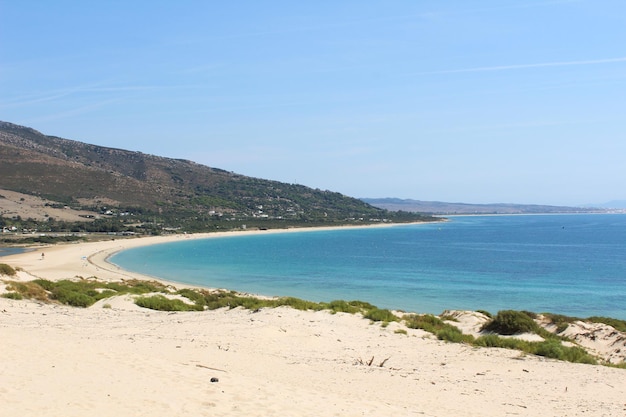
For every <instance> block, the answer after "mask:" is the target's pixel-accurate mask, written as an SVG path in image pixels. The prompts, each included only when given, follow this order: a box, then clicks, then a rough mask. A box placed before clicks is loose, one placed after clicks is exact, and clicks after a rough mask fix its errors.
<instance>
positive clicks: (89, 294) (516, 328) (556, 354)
mask: <svg viewBox="0 0 626 417" xmlns="http://www.w3.org/2000/svg"><path fill="white" fill-rule="evenodd" d="M0 265H2V264H0ZM3 270H4V269H3ZM4 274H5V275H9V274H7V273H4ZM5 284H6V287H7V291H8V292H7V293H5V294H3V297H5V298H11V299H15V300H20V299H23V298H27V299H34V300H38V301H41V302H51V303H59V304H66V305H70V306H74V307H89V306H91V305H93V304H94V303H96V302H97V301H99V300H102V299H106V298H110V297H113V296H116V295H124V294H131V295H135V296H136V298H135V303H136V304H137V305H139V306H141V307H144V308H149V309H152V310H160V311H204V310H216V309H220V308H228V309H233V308H237V307H241V308H245V309H248V310H252V311H258V310H260V309H262V308H276V307H290V308H295V309H298V310H312V311H321V310H325V311H329V312H330V313H332V314H335V313H348V314H361V315H362V316H363V317H364V318H366V319H368V320H371V322H372V323H381V325H382V326H383V327H384V326H386V325H388V324H389V323H391V322H398V323H400V324H403V325H404V326H406V328H407V329H421V330H424V331H426V332H428V333H432V334H433V335H435V336H436V337H437V338H438V339H439V340H444V341H448V342H453V343H465V344H468V345H471V346H477V347H498V348H505V349H515V350H519V351H522V352H525V353H528V354H533V355H539V356H544V357H546V358H553V359H558V360H563V361H569V362H577V363H588V364H596V363H598V361H597V359H596V358H594V357H593V356H592V355H590V354H588V353H587V352H586V351H585V350H584V349H583V348H581V347H578V346H566V345H564V344H563V343H562V342H563V341H566V340H567V339H566V338H564V337H562V336H560V335H559V334H558V333H560V331H559V329H560V328H561V327H562V326H563V323H566V324H567V323H571V322H573V321H576V320H580V319H577V318H574V317H565V316H560V315H553V314H543V317H545V318H547V319H548V320H550V322H551V323H552V324H555V325H556V326H557V333H551V332H549V331H547V330H545V329H544V328H543V327H541V326H539V325H538V324H537V323H536V322H535V320H534V319H535V318H536V317H537V315H536V314H535V313H532V312H527V311H514V310H503V311H500V312H498V313H497V314H496V315H495V316H492V315H491V314H488V317H491V319H490V321H488V322H487V323H486V324H485V325H484V326H483V328H482V332H481V333H482V335H481V336H480V337H474V336H472V335H469V334H464V333H463V332H462V331H461V330H460V329H459V328H458V327H456V326H454V325H453V324H451V323H454V321H452V320H449V318H448V317H445V316H443V317H442V318H439V317H437V316H434V315H432V314H405V315H403V316H401V315H399V314H396V313H394V312H392V311H390V310H387V309H380V308H378V307H376V306H374V305H372V304H370V303H367V302H363V301H345V300H334V301H331V302H328V303H326V302H321V303H316V302H312V301H306V300H302V299H299V298H295V297H281V298H262V297H251V296H248V295H242V294H240V293H237V292H235V291H226V290H206V289H190V288H183V289H180V290H177V289H175V288H173V287H172V286H168V285H165V284H162V283H160V282H157V281H140V280H127V281H122V282H103V281H98V280H97V279H95V278H89V279H79V280H62V281H49V280H45V279H37V280H34V281H29V282H19V281H5ZM106 307H107V308H111V305H110V304H106ZM587 321H596V322H601V323H605V324H609V325H611V326H613V327H615V328H616V329H617V330H620V331H624V329H626V321H624V320H617V319H611V318H606V317H593V318H589V319H587ZM561 331H562V330H561ZM394 333H396V334H403V335H407V334H408V332H407V330H404V329H397V330H395V331H394ZM521 333H534V334H538V335H540V336H541V337H542V338H543V339H544V340H543V341H540V342H534V341H527V340H523V339H520V338H515V337H511V336H512V335H516V334H521ZM611 366H615V367H618V368H626V364H624V363H622V364H618V365H611Z"/></svg>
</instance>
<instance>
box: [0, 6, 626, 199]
mask: <svg viewBox="0 0 626 417" xmlns="http://www.w3.org/2000/svg"><path fill="white" fill-rule="evenodd" d="M0 11H1V12H2V15H3V25H2V26H1V27H0V52H2V55H3V60H2V63H1V64H0V120H5V121H8V122H11V123H16V124H20V125H25V126H29V127H32V128H34V129H37V130H39V131H41V132H42V133H44V134H47V135H54V136H59V137H63V138H67V139H72V140H79V141H83V142H87V143H93V144H96V145H100V146H108V147H115V148H123V149H129V150H134V151H141V152H144V153H149V154H155V155H159V156H166V157H172V158H184V159H189V160H192V161H195V162H198V163H201V164H204V165H208V166H211V167H216V168H221V169H225V170H228V171H233V172H236V173H239V174H243V175H249V176H253V177H259V178H265V179H271V180H277V181H283V182H288V183H299V184H303V185H306V186H309V187H313V188H320V189H328V190H332V191H337V192H340V193H343V194H346V195H350V196H354V197H360V198H385V197H394V198H403V199H414V200H422V201H445V202H464V203H473V204H488V203H515V204H546V205H564V206H581V205H586V204H603V203H606V202H611V201H623V200H626V195H625V194H624V191H623V186H622V180H623V178H626V164H624V163H623V158H624V155H626V141H625V140H624V139H623V138H622V136H623V132H625V131H626V119H625V118H624V117H623V114H622V113H623V109H624V108H626V49H625V48H624V46H623V45H625V44H626V30H624V27H626V22H625V21H624V20H625V18H624V16H626V3H623V2H620V1H617V0H610V1H590V0H523V1H521V2H516V3H514V4H511V3H506V4H503V3H502V2H498V1H495V0H484V1H471V0H470V1H450V2H445V3H443V4H440V3H428V4H425V3H423V2H419V3H414V2H409V1H399V2H395V3H393V4H384V5H383V4H381V3H379V2H374V1H370V0H366V1H358V2H357V1H346V2H339V3H307V4H300V3H295V4H292V3H283V2H274V1H270V2H263V3H257V2H250V1H242V2H236V3H220V4H212V3H211V2H201V1H183V2H178V3H163V2H156V3H155V2H146V1H136V2H131V3H125V2H117V1H114V2H106V3H80V2H70V1H65V0H62V1H58V2H51V3H44V2H33V1H28V0H27V1H23V2H8V1H4V0H0ZM25 22H27V23H28V24H27V25H26V24H25Z"/></svg>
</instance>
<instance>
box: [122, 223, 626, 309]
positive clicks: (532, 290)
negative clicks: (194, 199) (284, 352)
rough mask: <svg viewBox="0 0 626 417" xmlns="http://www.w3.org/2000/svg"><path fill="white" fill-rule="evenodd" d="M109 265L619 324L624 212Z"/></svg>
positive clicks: (320, 236) (317, 238)
mask: <svg viewBox="0 0 626 417" xmlns="http://www.w3.org/2000/svg"><path fill="white" fill-rule="evenodd" d="M111 261H112V262H114V263H115V264H117V265H119V266H121V267H123V268H125V269H128V270H132V271H137V272H141V273H145V274H149V275H152V276H156V277H161V278H164V279H167V280H171V281H177V282H181V283H188V284H196V285H202V286H207V287H219V288H228V289H234V290H238V291H245V292H251V293H258V294H265V295H289V296H295V297H300V298H304V299H308V300H313V301H330V300H334V299H346V300H354V299H359V300H364V301H369V302H371V303H373V304H376V305H378V306H379V307H385V308H395V309H402V310H406V311H418V312H429V313H441V311H443V310H444V309H472V310H476V309H483V310H488V311H491V312H496V311H498V310H501V309H518V310H521V309H524V310H530V311H536V312H543V311H550V312H555V313H560V314H566V315H572V316H578V317H588V316H592V315H603V316H610V317H615V318H622V319H626V308H625V307H624V306H625V305H626V303H625V302H624V300H626V216H624V215H599V214H598V215H595V214H594V215H583V214H581V215H533V216H468V217H453V218H451V219H450V221H449V222H446V223H437V224H422V225H401V226H394V227H388V228H366V229H344V230H333V231H307V232H302V233H284V234H267V235H262V234H261V235H258V234H257V235H233V236H227V237H223V238H212V239H202V240H188V241H182V242H175V243H169V244H162V245H154V246H148V247H142V248H136V249H131V250H127V251H124V252H121V253H119V254H117V255H115V256H114V257H112V258H111Z"/></svg>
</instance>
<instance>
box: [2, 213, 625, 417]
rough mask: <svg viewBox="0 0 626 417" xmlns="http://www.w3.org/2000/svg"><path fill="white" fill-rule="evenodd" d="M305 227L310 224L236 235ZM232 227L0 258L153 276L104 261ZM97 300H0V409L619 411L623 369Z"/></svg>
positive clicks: (81, 273)
mask: <svg viewBox="0 0 626 417" xmlns="http://www.w3.org/2000/svg"><path fill="white" fill-rule="evenodd" d="M381 226H382V225H381ZM306 230H311V231H313V230H320V229H286V230H275V231H273V230H269V231H246V232H241V233H273V232H290V231H293V232H301V231H306ZM232 233H234V232H225V233H222V234H216V233H209V234H198V235H174V236H165V237H160V236H159V237H146V238H130V239H116V240H110V241H100V242H88V243H68V244H61V245H53V246H47V247H38V248H37V250H34V251H31V252H26V253H21V254H17V255H9V256H5V257H2V258H0V262H2V263H8V264H9V265H11V266H13V267H19V268H20V269H21V270H20V271H18V276H17V279H18V280H22V281H28V280H32V279H35V278H46V279H50V280H59V279H67V278H75V277H83V278H89V277H92V276H95V277H97V278H98V279H101V280H107V281H116V280H120V279H142V280H145V279H148V280H153V279H155V278H154V277H149V276H145V275H142V274H138V273H132V272H128V271H125V270H122V269H120V268H118V267H117V266H115V265H114V264H111V263H109V262H108V261H107V259H108V257H109V256H111V255H112V254H113V253H116V252H118V251H120V250H125V249H129V248H134V247H138V246H144V245H152V244H160V243H169V242H174V241H179V240H181V239H202V238H211V237H222V236H225V235H231V234H232ZM42 252H43V253H44V254H45V256H44V257H43V259H42V255H41V253H42ZM3 278H5V277H3ZM156 280H158V281H161V282H165V281H163V280H160V279H156ZM167 284H171V285H174V286H176V287H178V288H182V287H193V286H190V285H182V284H179V283H167ZM107 302H109V301H107ZM103 307H104V306H103V304H102V303H97V304H96V305H94V306H92V307H89V308H86V309H82V308H72V307H67V306H62V305H51V304H41V303H37V302H34V301H15V300H9V299H5V298H0V331H1V332H2V335H3V358H4V361H3V362H4V363H3V369H2V374H3V379H2V382H0V401H2V403H3V409H5V410H6V411H5V412H6V413H8V415H17V414H18V413H19V414H32V415H40V416H56V415H58V414H59V413H62V414H63V415H67V416H83V415H85V414H87V413H88V414H91V415H113V414H121V415H139V416H141V415H151V416H166V415H168V416H172V415H174V416H179V415H180V416H182V415H190V414H191V415H223V416H244V415H245V416H248V415H268V416H269V415H277V414H285V415H293V416H314V415H315V416H317V415H338V416H362V415H378V416H397V415H427V416H446V415H467V416H501V415H507V414H522V415H533V416H553V415H567V416H583V415H590V414H593V415H599V416H612V415H622V414H623V413H624V411H625V410H626V403H624V398H626V386H625V385H624V384H623V376H624V370H622V369H614V368H609V367H604V366H594V365H582V364H572V363H566V362H560V361H555V360H549V359H545V358H541V357H536V356H533V355H525V354H522V353H521V352H519V351H513V350H505V349H496V348H476V347H471V346H468V345H463V344H451V343H446V342H443V341H439V340H437V339H436V338H434V337H433V336H432V335H431V334H429V333H426V332H424V331H421V330H414V329H406V333H401V332H396V331H397V330H399V327H398V325H397V324H396V323H391V324H390V325H389V326H387V327H384V326H381V325H380V324H370V323H369V321H367V320H364V319H362V318H361V317H359V316H356V315H349V314H343V313H337V314H334V315H333V314H330V313H329V312H327V311H320V312H312V311H298V310H293V309H290V308H282V307H281V308H276V309H261V310H260V311H258V312H252V311H248V310H243V309H239V308H237V309H233V310H229V309H221V310H215V311H205V312H186V313H171V312H160V311H152V310H146V309H142V308H139V307H137V306H136V305H134V304H133V302H132V300H131V299H130V298H129V297H119V299H116V300H112V301H110V306H109V307H107V308H103ZM403 330H404V329H403ZM371 358H373V359H372V362H371V364H370V365H368V362H369V361H370V359H371ZM211 378H217V379H218V381H217V382H211ZM486 405H487V406H486Z"/></svg>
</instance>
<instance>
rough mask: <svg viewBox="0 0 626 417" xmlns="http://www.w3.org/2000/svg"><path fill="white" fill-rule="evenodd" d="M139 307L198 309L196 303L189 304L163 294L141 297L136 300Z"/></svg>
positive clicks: (172, 309) (173, 309)
mask: <svg viewBox="0 0 626 417" xmlns="http://www.w3.org/2000/svg"><path fill="white" fill-rule="evenodd" d="M135 304H137V305H138V306H139V307H144V308H149V309H151V310H160V311H191V310H198V307H197V306H196V305H189V304H187V303H185V302H183V301H181V300H178V299H170V298H167V297H165V296H164V295H161V294H156V295H152V296H150V297H139V298H137V299H136V300H135Z"/></svg>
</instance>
